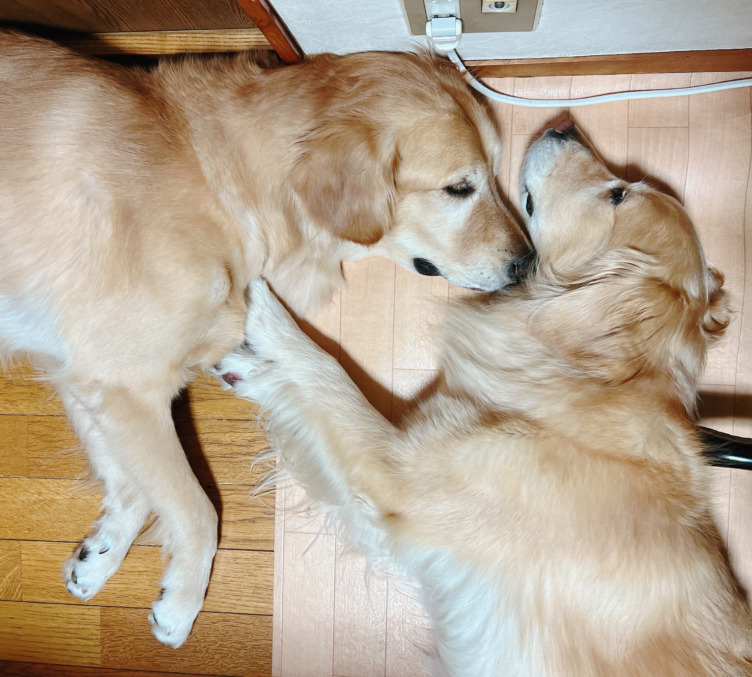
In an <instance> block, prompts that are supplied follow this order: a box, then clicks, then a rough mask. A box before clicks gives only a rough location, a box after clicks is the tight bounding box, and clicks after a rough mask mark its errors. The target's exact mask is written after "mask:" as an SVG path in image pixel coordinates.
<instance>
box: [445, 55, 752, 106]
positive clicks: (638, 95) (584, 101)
mask: <svg viewBox="0 0 752 677" xmlns="http://www.w3.org/2000/svg"><path fill="white" fill-rule="evenodd" d="M441 51H444V52H445V53H446V55H447V56H448V57H449V59H450V60H451V61H452V63H454V64H455V65H456V66H457V68H459V69H460V71H461V72H462V74H463V75H464V76H465V79H466V80H467V81H468V83H469V84H470V86H471V87H472V88H473V89H475V90H477V91H479V92H480V93H481V94H484V95H485V96H487V97H488V98H489V99H493V100H494V101H501V102H502V103H511V104H514V105H516V106H527V107H531V108H559V107H563V106H566V107H569V108H572V107H574V106H589V105H591V104H594V103H606V102H608V101H626V100H628V99H650V98H654V97H665V96H686V95H687V94H703V93H705V92H717V91H719V90H722V89H734V88H736V87H752V78H743V79H740V80H726V81H725V82H714V83H712V84H709V85H695V86H693V87H678V88H675V89H644V90H637V91H634V92H615V93H613V94H601V95H599V96H586V97H583V98H581V99H526V98H523V97H518V96H510V95H509V94H502V93H501V92H497V91H496V90H494V89H491V88H490V87H486V85H484V84H483V83H482V82H480V81H479V80H477V79H476V78H475V76H474V75H473V74H472V73H470V71H468V70H467V68H466V67H465V64H464V63H463V62H462V59H461V58H460V55H459V54H457V50H454V49H449V50H441Z"/></svg>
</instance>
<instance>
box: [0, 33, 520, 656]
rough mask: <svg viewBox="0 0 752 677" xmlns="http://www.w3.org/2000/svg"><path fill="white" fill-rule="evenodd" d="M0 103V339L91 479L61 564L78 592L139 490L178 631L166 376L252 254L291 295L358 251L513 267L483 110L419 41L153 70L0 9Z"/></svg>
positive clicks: (199, 553)
mask: <svg viewBox="0 0 752 677" xmlns="http://www.w3.org/2000/svg"><path fill="white" fill-rule="evenodd" d="M0 117H2V120H3V124H2V126H0V164H1V165H2V176H0V354H3V353H4V354H9V353H25V354H27V355H29V356H30V357H31V358H32V359H33V361H34V362H35V364H37V365H38V366H39V367H42V368H43V369H44V370H45V371H46V374H47V378H49V380H50V381H51V382H52V383H54V385H55V386H56V387H57V389H58V391H59V393H60V396H61V398H62V401H63V403H64V404H65V407H66V409H67V411H68V413H69V415H70V418H71V420H72V422H73V425H74V427H75V429H76V431H77V433H78V434H79V436H80V437H81V439H82V441H83V442H84V446H85V447H86V450H87V453H88V455H89V458H90V460H91V465H92V467H93V469H94V471H95V473H96V475H98V476H99V477H100V478H101V479H102V480H103V483H104V486H105V490H106V496H105V499H104V502H103V509H104V512H103V515H102V517H101V518H100V520H99V521H98V522H97V523H96V524H95V526H94V529H93V530H92V532H91V533H90V534H89V536H87V538H86V539H85V540H84V542H83V544H82V546H81V547H80V548H79V549H78V550H77V551H76V553H75V554H74V555H73V557H72V558H71V559H70V560H68V562H67V563H66V565H65V571H64V575H65V578H66V580H67V582H68V588H69V590H70V591H71V592H72V593H73V594H75V595H77V596H79V597H81V598H83V599H88V598H89V597H91V596H92V595H94V594H95V593H96V592H97V591H98V590H99V589H100V588H101V587H102V585H104V583H105V582H106V580H107V579H108V578H109V576H110V575H112V573H114V571H115V570H116V569H117V567H118V566H119V564H120V561H121V560H122V558H123V556H124V555H125V553H126V552H127V550H128V548H129V546H130V544H131V542H132V540H133V538H134V537H135V536H136V535H137V533H138V531H139V530H140V529H141V527H142V525H143V523H144V520H145V519H146V518H147V516H148V514H149V513H150V512H153V513H155V514H156V515H157V516H158V518H159V524H160V527H161V531H162V534H163V537H164V541H165V545H166V547H167V552H168V553H169V554H170V556H171V559H170V563H169V565H168V567H167V570H166V573H165V577H164V579H163V581H162V585H163V588H164V592H163V595H162V597H161V598H160V599H159V600H158V601H157V602H156V603H155V605H154V608H153V614H152V616H151V617H150V619H151V622H152V626H153V629H154V633H155V634H156V636H157V637H158V638H159V639H160V640H162V641H163V642H165V643H167V644H170V645H172V646H178V645H180V644H181V643H182V642H183V641H184V640H185V638H186V637H187V635H188V632H189V631H190V627H191V624H192V623H193V619H194V618H195V615H196V613H197V612H198V610H199V608H200V606H201V602H202V600H203V595H204V591H205V589H206V584H207V581H208V576H209V571H210V568H211V562H212V558H213V556H214V552H215V550H216V540H217V523H216V513H215V511H214V508H213V507H212V505H211V503H210V502H209V500H208V498H207V497H206V495H205V494H204V492H203V491H202V489H201V487H200V486H199V484H198V482H197V481H196V479H195V477H193V475H192V473H191V471H190V468H189V467H188V464H187V462H186V460H185V457H184V454H183V450H182V448H181V446H180V443H179V440H178V438H177V436H176V434H175V430H174V427H173V424H172V420H171V417H170V402H171V400H172V398H173V397H174V396H175V395H176V393H177V392H178V391H179V389H180V388H181V387H183V386H184V385H185V384H186V383H187V382H188V381H189V379H190V377H191V374H192V373H193V372H194V371H195V369H196V368H201V367H208V366H210V365H212V364H213V363H214V362H215V361H216V360H218V359H219V358H220V357H221V356H222V355H223V354H225V353H226V352H227V351H228V350H230V349H231V348H232V347H233V346H235V345H237V344H238V343H239V342H241V341H242V338H243V327H244V324H245V318H246V310H247V300H246V288H247V285H248V283H249V281H250V280H251V279H252V278H254V277H256V276H258V275H262V274H263V275H264V276H266V277H267V278H268V279H269V280H272V281H273V283H274V285H275V287H276V289H277V290H278V291H279V293H280V294H281V295H282V296H283V297H284V298H285V300H286V301H287V302H288V304H289V305H290V306H291V307H293V308H294V309H296V310H298V311H302V310H305V309H306V308H308V307H309V306H312V305H315V304H317V303H320V302H321V301H325V300H327V299H328V298H329V297H330V295H331V293H332V291H333V290H334V289H335V288H336V287H337V285H339V284H340V283H341V282H342V273H341V263H342V261H343V260H348V259H357V258H361V257H364V256H370V255H381V256H386V257H388V258H391V259H392V260H394V261H396V262H397V263H399V264H401V265H403V266H405V267H407V268H410V269H412V268H413V267H414V265H415V260H416V259H425V260H426V261H428V262H429V263H430V264H431V265H432V266H433V269H431V268H429V269H428V270H429V272H430V271H431V270H433V272H438V273H441V274H443V275H444V276H445V277H446V278H447V279H448V280H450V281H451V282H454V283H456V284H459V285H464V286H468V287H477V288H481V289H496V288H499V287H501V286H503V285H505V284H507V283H508V282H510V281H514V279H515V276H516V265H517V261H518V259H519V258H520V257H522V256H524V254H525V253H526V252H527V249H528V245H527V242H526V239H525V236H524V235H523V234H522V231H521V230H520V229H519V227H518V226H517V225H516V223H515V222H514V220H513V219H512V218H511V217H510V215H509V213H508V211H507V210H506V208H505V207H504V205H503V204H502V202H501V198H500V197H499V192H498V189H497V186H496V181H495V176H494V169H495V165H496V162H497V160H498V156H499V151H500V149H499V145H498V141H497V136H496V134H495V130H494V127H493V124H492V123H491V118H490V116H489V115H488V114H487V112H486V110H485V109H484V108H483V107H482V106H481V105H479V103H478V102H476V101H475V99H474V98H473V96H472V95H471V94H470V91H469V89H468V88H467V86H466V84H465V83H464V81H463V80H462V78H461V77H460V76H459V75H458V74H457V73H456V71H455V70H454V68H453V67H452V66H451V65H449V64H447V63H446V62H442V61H440V60H438V59H435V58H432V57H430V56H425V55H424V56H416V55H410V54H363V55H350V56H347V57H335V56H330V55H323V56H320V57H315V58H311V59H309V60H307V61H305V62H304V63H302V64H300V65H296V66H291V67H286V68H280V69H272V70H262V69H261V68H260V67H259V66H257V65H256V64H255V63H254V62H253V59H252V57H251V56H249V55H238V56H236V57H226V58H222V57H217V58H209V59H206V58H192V59H183V60H168V61H165V62H164V63H162V64H160V65H159V66H158V67H157V68H155V69H154V70H152V71H148V72H147V71H143V70H138V69H126V68H123V67H120V66H116V65H113V64H109V63H106V62H103V61H96V60H89V59H85V58H83V57H81V56H79V55H76V54H74V53H73V52H71V51H68V50H66V49H63V48H61V47H58V46H56V45H54V44H52V43H50V42H47V41H44V40H39V39H35V38H31V37H28V36H24V35H21V34H18V33H14V32H7V31H2V32H0ZM467 185H471V186H472V191H467V190H465V188H463V187H467ZM456 186H459V187H460V188H461V189H462V190H459V193H460V194H456V193H458V189H456V188H455V187H456ZM463 191H464V192H463Z"/></svg>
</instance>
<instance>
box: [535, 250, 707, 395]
mask: <svg viewBox="0 0 752 677" xmlns="http://www.w3.org/2000/svg"><path fill="white" fill-rule="evenodd" d="M645 264H646V261H638V260H634V261H630V260H628V258H625V259H623V260H622V261H621V262H618V263H617V262H616V260H613V261H611V262H609V264H608V265H607V266H606V267H605V268H604V269H603V270H601V271H600V272H599V273H596V274H593V275H592V276H590V277H588V278H587V279H586V280H580V281H577V282H575V283H572V284H571V285H568V286H566V287H565V288H563V289H562V291H561V292H560V293H557V294H556V295H555V296H552V297H550V298H549V299H548V300H546V301H544V302H543V303H542V304H541V306H540V308H539V309H538V310H537V312H536V313H535V314H534V315H533V317H532V319H531V324H530V331H531V333H532V335H533V336H534V337H536V338H537V339H538V340H539V341H540V342H541V343H542V344H543V345H544V346H545V347H546V349H547V350H549V351H550V352H551V353H553V354H554V355H557V356H558V357H560V358H562V359H563V360H564V361H565V362H567V363H568V364H569V365H570V366H571V367H573V368H574V369H576V370H577V371H581V372H584V373H587V374H589V375H591V376H595V377H597V378H599V379H602V380H603V381H605V382H606V383H609V384H613V385H616V384H619V383H624V382H625V381H628V380H629V379H631V378H632V377H634V376H635V375H636V374H638V373H640V372H641V371H643V370H645V369H646V368H652V366H653V365H654V364H658V363H660V362H661V361H664V360H666V359H667V357H668V355H667V353H666V351H667V350H669V351H670V347H669V345H668V344H670V343H672V341H673V335H674V334H675V333H676V332H679V333H680V334H681V333H683V332H685V330H686V329H687V327H686V326H685V325H686V322H685V320H686V318H685V303H684V302H683V300H682V299H680V298H679V295H680V292H678V291H676V290H673V289H672V288H671V287H669V286H668V285H666V284H664V283H663V282H661V280H660V278H657V277H654V276H652V275H650V274H649V272H648V271H647V270H646V265H645ZM695 326H696V325H695Z"/></svg>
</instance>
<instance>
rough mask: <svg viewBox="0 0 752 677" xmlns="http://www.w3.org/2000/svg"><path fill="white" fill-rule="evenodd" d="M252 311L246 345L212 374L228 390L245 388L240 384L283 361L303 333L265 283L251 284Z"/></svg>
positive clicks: (250, 312) (226, 356)
mask: <svg viewBox="0 0 752 677" xmlns="http://www.w3.org/2000/svg"><path fill="white" fill-rule="evenodd" d="M250 298H251V303H250V308H249V311H248V319H247V321H246V336H245V342H244V343H243V345H242V346H239V347H238V348H236V349H235V350H233V351H232V352H230V353H228V354H227V355H225V357H223V358H222V359H221V360H220V361H219V362H218V363H217V364H216V365H214V368H213V369H212V370H211V371H212V373H213V374H214V376H215V377H216V378H217V379H218V380H219V382H220V384H221V385H222V387H223V388H224V389H225V390H235V391H237V392H238V393H239V394H242V393H240V392H239V389H242V388H243V385H241V383H242V382H243V381H247V380H248V379H250V378H252V377H253V376H254V375H255V374H257V373H258V372H259V371H260V370H262V369H264V368H266V367H268V366H270V365H271V364H272V363H274V362H275V361H276V360H279V359H284V357H285V356H286V354H287V353H288V352H289V351H290V349H291V348H293V347H294V346H296V345H297V342H299V341H300V339H301V338H303V340H304V341H305V340H307V339H305V338H304V335H303V333H302V332H301V330H300V329H299V328H298V325H297V324H296V323H295V320H294V319H293V318H292V316H291V315H290V314H289V313H288V312H287V310H285V308H284V306H283V305H282V304H281V303H280V302H279V300H278V299H277V297H276V296H274V294H273V293H272V291H271V290H270V289H269V286H268V285H267V284H266V282H264V280H262V279H260V278H258V279H256V280H254V281H253V282H251V284H250Z"/></svg>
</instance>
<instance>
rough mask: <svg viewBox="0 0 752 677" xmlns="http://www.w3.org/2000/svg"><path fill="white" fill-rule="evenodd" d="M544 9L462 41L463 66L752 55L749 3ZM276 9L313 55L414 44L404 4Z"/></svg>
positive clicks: (305, 0) (591, 4)
mask: <svg viewBox="0 0 752 677" xmlns="http://www.w3.org/2000/svg"><path fill="white" fill-rule="evenodd" d="M541 1H542V2H543V5H542V8H541V14H540V22H539V24H538V28H537V29H536V30H535V31H532V32H529V33H479V34H469V35H465V36H463V38H462V42H461V43H460V48H459V50H458V51H459V52H460V54H461V55H462V56H463V58H466V59H505V58H506V59H510V58H535V57H544V56H583V55H595V54H630V53H633V52H673V51H686V50H699V49H736V48H752V0H541ZM478 2H480V0H478ZM272 4H273V5H274V8H275V9H276V10H277V12H278V13H279V15H280V16H281V17H282V19H283V20H284V21H285V23H286V24H287V26H288V28H289V29H290V31H291V33H292V34H293V35H294V36H295V38H296V40H297V41H298V42H299V43H300V46H301V47H302V48H303V50H304V51H305V52H306V53H308V54H314V53H317V52H327V51H328V52H337V53H340V54H344V53H347V52H355V51H363V50H374V49H386V50H400V49H408V48H409V47H410V45H411V44H415V43H416V38H413V37H412V36H411V35H410V30H409V28H408V24H407V19H406V18H405V17H404V9H403V6H402V2H401V0H272ZM750 68H751V69H752V64H750Z"/></svg>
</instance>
